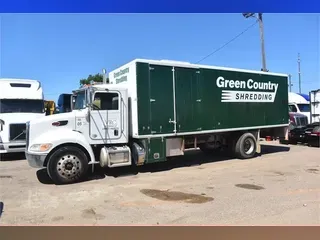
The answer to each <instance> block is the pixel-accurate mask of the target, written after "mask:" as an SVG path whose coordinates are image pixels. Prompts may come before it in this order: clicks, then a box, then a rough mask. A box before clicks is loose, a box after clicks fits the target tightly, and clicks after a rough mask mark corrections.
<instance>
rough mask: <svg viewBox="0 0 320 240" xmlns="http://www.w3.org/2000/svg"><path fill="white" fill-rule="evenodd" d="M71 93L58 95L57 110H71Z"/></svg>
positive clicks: (60, 111) (64, 111)
mask: <svg viewBox="0 0 320 240" xmlns="http://www.w3.org/2000/svg"><path fill="white" fill-rule="evenodd" d="M71 96H72V94H71V93H62V94H60V95H59V97H58V102H57V112H58V113H66V112H70V111H71Z"/></svg>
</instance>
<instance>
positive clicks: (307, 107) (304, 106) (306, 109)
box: [297, 103, 310, 112]
mask: <svg viewBox="0 0 320 240" xmlns="http://www.w3.org/2000/svg"><path fill="white" fill-rule="evenodd" d="M297 105H298V107H299V109H300V112H310V105H309V104H307V103H301V104H297Z"/></svg>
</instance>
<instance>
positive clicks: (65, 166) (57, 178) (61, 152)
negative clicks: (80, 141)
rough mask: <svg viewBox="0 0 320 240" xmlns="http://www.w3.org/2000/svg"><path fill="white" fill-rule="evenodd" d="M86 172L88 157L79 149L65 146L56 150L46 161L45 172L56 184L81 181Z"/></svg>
mask: <svg viewBox="0 0 320 240" xmlns="http://www.w3.org/2000/svg"><path fill="white" fill-rule="evenodd" d="M87 171H88V157H87V155H86V154H85V153H84V152H83V151H82V150H81V149H79V148H77V147H73V146H66V147H61V148H59V149H57V150H56V151H55V152H54V153H53V154H52V155H51V156H50V157H49V160H48V164H47V172H48V175H49V176H50V178H51V179H52V181H53V182H54V183H55V184H57V185H60V184H71V183H76V182H79V181H81V180H82V179H83V178H84V176H86V174H87Z"/></svg>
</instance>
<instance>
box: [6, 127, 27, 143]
mask: <svg viewBox="0 0 320 240" xmlns="http://www.w3.org/2000/svg"><path fill="white" fill-rule="evenodd" d="M19 140H20V141H21V140H26V124H25V123H14V124H10V130H9V141H19Z"/></svg>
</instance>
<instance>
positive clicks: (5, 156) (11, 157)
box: [0, 153, 26, 162]
mask: <svg viewBox="0 0 320 240" xmlns="http://www.w3.org/2000/svg"><path fill="white" fill-rule="evenodd" d="M0 160H1V161H3V162H5V161H20V160H26V155H25V153H2V154H0Z"/></svg>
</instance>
